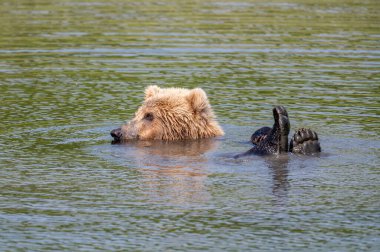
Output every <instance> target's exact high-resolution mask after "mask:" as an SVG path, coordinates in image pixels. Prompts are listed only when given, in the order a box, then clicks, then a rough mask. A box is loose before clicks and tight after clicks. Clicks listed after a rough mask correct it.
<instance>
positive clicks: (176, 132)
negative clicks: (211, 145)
mask: <svg viewBox="0 0 380 252" xmlns="http://www.w3.org/2000/svg"><path fill="white" fill-rule="evenodd" d="M223 134H224V132H223V130H222V128H221V127H220V126H219V124H218V122H217V121H216V119H215V116H214V113H213V111H212V109H211V106H210V103H209V101H208V99H207V95H206V93H205V92H204V91H203V90H202V89H201V88H195V89H191V90H189V89H184V88H159V87H158V86H148V87H147V88H146V89H145V99H144V102H143V104H142V105H141V107H140V108H139V109H138V110H137V112H136V113H135V117H134V118H133V119H132V121H130V122H129V123H127V124H125V125H123V126H122V127H121V128H118V129H114V130H113V131H111V136H112V137H113V138H114V143H115V142H123V141H125V140H129V139H135V140H183V139H199V138H209V137H215V136H221V135H223Z"/></svg>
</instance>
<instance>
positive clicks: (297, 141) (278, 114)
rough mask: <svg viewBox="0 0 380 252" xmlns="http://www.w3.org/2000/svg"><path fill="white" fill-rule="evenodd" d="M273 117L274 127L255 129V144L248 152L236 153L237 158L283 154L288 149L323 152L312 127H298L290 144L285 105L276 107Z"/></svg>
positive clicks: (311, 152) (305, 152)
mask: <svg viewBox="0 0 380 252" xmlns="http://www.w3.org/2000/svg"><path fill="white" fill-rule="evenodd" d="M273 118H274V124H273V127H272V128H270V127H262V128H260V129H258V130H257V131H255V132H254V133H253V134H252V136H251V142H252V143H253V144H254V146H253V147H252V148H251V149H250V150H248V151H247V152H245V153H242V154H239V155H236V156H235V158H239V157H243V156H247V155H270V154H281V153H285V152H288V151H289V152H293V153H296V154H304V155H310V154H314V153H319V152H321V146H320V143H319V140H318V135H317V133H316V132H314V131H312V130H311V129H305V128H301V129H298V130H297V131H296V132H295V133H294V135H293V137H292V139H291V141H290V144H289V145H288V134H289V131H290V121H289V116H288V112H287V111H286V109H285V107H283V106H276V107H274V108H273Z"/></svg>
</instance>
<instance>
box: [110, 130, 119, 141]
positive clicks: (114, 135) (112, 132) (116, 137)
mask: <svg viewBox="0 0 380 252" xmlns="http://www.w3.org/2000/svg"><path fill="white" fill-rule="evenodd" d="M111 136H112V137H113V138H114V139H115V140H120V138H121V136H122V134H121V128H117V129H114V130H112V131H111Z"/></svg>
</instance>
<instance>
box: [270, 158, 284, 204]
mask: <svg viewBox="0 0 380 252" xmlns="http://www.w3.org/2000/svg"><path fill="white" fill-rule="evenodd" d="M265 163H267V164H268V168H269V169H270V172H271V174H272V182H273V185H272V193H273V196H274V197H275V201H276V203H279V204H283V203H285V202H284V201H285V200H286V199H287V196H288V191H289V188H290V184H289V180H288V175H289V169H288V164H289V156H288V155H287V154H282V155H278V156H268V157H266V158H265Z"/></svg>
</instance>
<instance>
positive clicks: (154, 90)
mask: <svg viewBox="0 0 380 252" xmlns="http://www.w3.org/2000/svg"><path fill="white" fill-rule="evenodd" d="M158 92H160V88H159V87H158V86H156V85H152V86H148V87H147V88H146V89H145V100H146V99H148V98H150V97H152V96H154V95H156V94H158Z"/></svg>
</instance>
